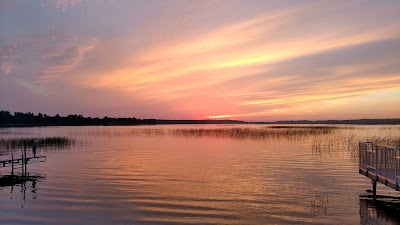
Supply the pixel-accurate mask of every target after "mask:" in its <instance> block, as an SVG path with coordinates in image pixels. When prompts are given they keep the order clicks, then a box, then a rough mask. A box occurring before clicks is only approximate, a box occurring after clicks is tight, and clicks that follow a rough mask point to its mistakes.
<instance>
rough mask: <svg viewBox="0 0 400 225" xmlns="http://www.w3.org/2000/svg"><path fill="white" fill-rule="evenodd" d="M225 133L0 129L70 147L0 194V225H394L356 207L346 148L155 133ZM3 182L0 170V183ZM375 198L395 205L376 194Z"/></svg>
mask: <svg viewBox="0 0 400 225" xmlns="http://www.w3.org/2000/svg"><path fill="white" fill-rule="evenodd" d="M261 126H262V125H252V126H247V127H252V128H255V129H257V128H259V127H261ZM231 127H243V126H237V125H235V126H217V125H174V126H172V125H171V126H170V125H168V126H139V127H42V128H3V129H0V137H2V138H6V137H47V136H63V137H65V136H66V137H69V138H73V139H75V140H76V144H75V145H73V146H71V147H69V148H67V149H58V150H51V149H47V150H46V151H40V152H39V155H46V157H47V161H46V162H43V163H37V164H29V165H28V172H32V173H33V172H35V173H40V174H41V175H42V176H43V178H42V179H38V180H37V181H35V182H32V181H27V182H26V183H24V184H20V185H14V186H5V187H0V224H376V223H378V224H398V223H400V216H399V218H396V217H397V216H398V215H400V214H396V212H394V213H391V212H390V211H389V210H387V209H386V208H385V207H380V206H379V205H376V204H375V203H374V202H372V201H371V200H370V199H369V198H364V197H360V195H361V194H365V193H366V190H367V189H371V181H370V180H369V179H368V178H366V177H364V176H362V175H359V174H358V162H357V156H356V154H355V153H354V151H351V150H349V149H348V148H344V147H338V148H333V149H334V150H324V151H315V149H313V148H312V145H313V144H314V145H315V137H307V138H301V139H293V140H292V139H287V138H271V139H248V138H232V137H220V136H219V137H216V136H195V135H192V136H190V135H171V134H165V133H163V134H160V133H159V132H158V131H160V130H161V131H162V130H173V129H177V128H179V129H203V128H204V129H209V128H231ZM388 127H389V128H388ZM387 128H388V129H387ZM146 129H149V132H145V130H146ZM135 130H136V131H135ZM151 130H152V132H150V131H151ZM154 130H158V131H154ZM398 131H399V127H398V126H397V127H396V126H387V127H376V126H375V127H372V128H369V127H367V126H366V127H363V129H358V128H357V129H354V130H343V131H339V132H341V133H340V134H339V133H335V134H331V135H328V136H327V137H326V138H330V137H331V136H332V135H333V136H335V135H336V136H337V137H338V135H339V137H340V135H352V140H353V139H357V138H360V137H361V136H360V135H361V134H360V133H362V134H363V135H365V136H368V135H370V136H371V135H380V132H386V133H387V134H386V135H398ZM161 133H162V132H161ZM5 157H8V156H6V155H3V156H0V158H5ZM18 170H19V169H18ZM9 172H10V168H9V167H5V168H3V167H0V173H1V174H2V175H4V174H7V173H9ZM378 194H380V195H386V196H395V197H400V195H399V192H396V191H394V190H392V189H389V188H387V187H385V186H383V185H380V184H378Z"/></svg>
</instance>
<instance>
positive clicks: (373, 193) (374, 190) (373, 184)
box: [371, 180, 377, 201]
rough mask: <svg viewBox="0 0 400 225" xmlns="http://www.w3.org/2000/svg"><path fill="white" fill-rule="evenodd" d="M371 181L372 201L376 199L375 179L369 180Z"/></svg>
mask: <svg viewBox="0 0 400 225" xmlns="http://www.w3.org/2000/svg"><path fill="white" fill-rule="evenodd" d="M371 181H372V198H373V199H374V201H375V200H376V182H377V181H376V180H371Z"/></svg>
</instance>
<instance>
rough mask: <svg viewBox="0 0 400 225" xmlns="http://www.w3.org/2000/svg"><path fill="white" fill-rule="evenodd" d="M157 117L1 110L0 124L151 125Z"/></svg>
mask: <svg viewBox="0 0 400 225" xmlns="http://www.w3.org/2000/svg"><path fill="white" fill-rule="evenodd" d="M151 124H156V120H155V119H137V118H135V117H131V118H111V117H107V116H105V117H103V118H99V117H95V118H92V117H84V116H82V115H77V114H73V115H68V116H60V115H58V114H57V115H55V116H49V115H47V114H42V113H38V114H36V115H35V114H33V113H31V112H28V113H22V112H15V113H14V114H11V113H10V112H8V111H4V110H3V111H0V126H3V127H5V126H7V127H8V126H83V125H151Z"/></svg>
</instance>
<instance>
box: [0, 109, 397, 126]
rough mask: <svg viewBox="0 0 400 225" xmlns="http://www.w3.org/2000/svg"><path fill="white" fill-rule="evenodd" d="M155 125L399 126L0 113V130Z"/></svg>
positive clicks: (381, 121) (359, 121)
mask: <svg viewBox="0 0 400 225" xmlns="http://www.w3.org/2000/svg"><path fill="white" fill-rule="evenodd" d="M156 124H360V125H376V124H400V118H393V119H354V120H286V121H275V122H246V121H241V120H163V119H137V118H135V117H126V118H112V117H107V116H105V117H103V118H99V117H94V118H92V117H84V116H82V115H77V114H72V115H68V116H60V115H58V114H56V115H55V116H49V115H46V114H42V113H38V114H36V115H35V114H33V113H31V112H28V113H22V112H15V113H14V114H11V113H10V112H8V111H4V110H2V111H0V127H14V126H15V127H17V126H90V125H103V126H113V125H156Z"/></svg>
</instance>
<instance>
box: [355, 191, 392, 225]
mask: <svg viewBox="0 0 400 225" xmlns="http://www.w3.org/2000/svg"><path fill="white" fill-rule="evenodd" d="M399 215H400V197H393V196H383V195H377V198H376V200H373V198H372V195H360V224H400V216H399Z"/></svg>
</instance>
